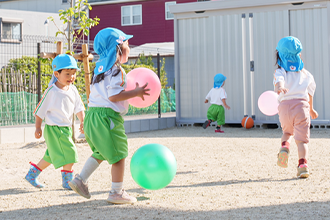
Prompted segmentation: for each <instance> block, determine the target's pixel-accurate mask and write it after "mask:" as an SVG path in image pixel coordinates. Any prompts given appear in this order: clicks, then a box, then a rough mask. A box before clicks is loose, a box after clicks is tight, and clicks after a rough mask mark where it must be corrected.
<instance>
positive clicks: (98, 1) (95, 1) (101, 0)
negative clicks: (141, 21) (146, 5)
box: [88, 0, 146, 5]
mask: <svg viewBox="0 0 330 220" xmlns="http://www.w3.org/2000/svg"><path fill="white" fill-rule="evenodd" d="M136 1H139V2H141V1H146V0H89V1H88V3H89V4H90V5H106V4H117V3H126V2H136Z"/></svg>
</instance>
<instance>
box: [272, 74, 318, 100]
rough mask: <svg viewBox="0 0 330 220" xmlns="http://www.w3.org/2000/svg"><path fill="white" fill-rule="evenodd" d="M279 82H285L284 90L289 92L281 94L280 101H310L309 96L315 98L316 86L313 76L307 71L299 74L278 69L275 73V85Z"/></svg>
mask: <svg viewBox="0 0 330 220" xmlns="http://www.w3.org/2000/svg"><path fill="white" fill-rule="evenodd" d="M278 82H284V88H287V89H288V90H289V91H288V92H287V93H286V94H284V93H283V92H282V93H280V94H279V96H278V100H279V101H280V102H281V101H283V100H291V99H304V100H307V101H309V96H308V94H310V95H311V96H314V92H315V89H316V84H315V81H314V77H313V75H312V74H311V73H310V72H308V71H307V70H306V69H302V70H301V71H299V72H286V71H285V69H283V68H281V69H277V70H275V73H274V85H275V84H276V83H278Z"/></svg>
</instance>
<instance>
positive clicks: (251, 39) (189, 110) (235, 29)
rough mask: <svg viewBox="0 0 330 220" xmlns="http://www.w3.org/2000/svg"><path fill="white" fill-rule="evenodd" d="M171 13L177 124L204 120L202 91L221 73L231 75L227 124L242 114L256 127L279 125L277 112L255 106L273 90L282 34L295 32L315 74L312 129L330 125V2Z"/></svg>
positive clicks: (224, 5)
mask: <svg viewBox="0 0 330 220" xmlns="http://www.w3.org/2000/svg"><path fill="white" fill-rule="evenodd" d="M170 11H171V13H173V14H174V17H175V18H174V41H175V80H176V95H177V96H176V107H177V112H176V117H177V118H176V121H177V123H178V124H185V123H187V124H193V123H201V122H204V120H205V119H206V113H207V109H208V106H209V105H207V104H204V100H205V96H206V94H207V93H208V91H209V90H210V88H211V87H212V85H213V77H214V76H215V74H217V73H222V74H224V75H225V76H227V80H226V85H225V89H226V91H227V94H228V100H227V103H228V105H229V106H230V107H231V109H230V110H229V111H226V123H240V122H241V120H242V119H243V117H244V116H245V115H249V116H252V117H254V118H255V124H257V125H258V124H259V125H262V124H272V123H276V124H279V119H278V115H275V116H266V115H264V114H262V112H261V111H260V110H259V108H258V98H259V96H260V95H261V94H262V93H263V92H265V91H267V90H273V89H274V88H273V84H272V82H273V73H274V70H275V50H276V45H277V43H278V41H279V40H280V39H281V38H282V37H285V36H289V35H291V36H295V37H297V38H298V39H299V40H300V41H301V42H302V45H303V51H302V58H303V60H304V64H305V67H306V69H307V70H309V71H310V72H311V73H312V74H313V75H314V78H315V82H316V85H317V87H316V92H315V96H314V108H315V109H316V110H317V111H318V113H319V117H318V118H317V119H315V120H312V126H314V127H316V128H317V127H320V128H330V112H329V111H328V109H329V108H330V102H329V101H328V95H329V94H330V87H329V85H328V84H329V81H330V74H329V71H330V62H329V57H330V41H329V39H330V29H329V24H330V23H329V22H330V4H329V1H324V0H323V1H317V0H305V1H298V0H286V1H284V0H249V1H247V0H222V1H208V2H198V3H186V4H177V5H171V6H170Z"/></svg>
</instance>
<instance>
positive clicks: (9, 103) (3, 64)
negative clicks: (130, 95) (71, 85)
mask: <svg viewBox="0 0 330 220" xmlns="http://www.w3.org/2000/svg"><path fill="white" fill-rule="evenodd" d="M3 37H4V36H1V39H3ZM5 37H6V38H8V36H5ZM12 39H13V40H7V41H0V101H1V107H0V116H1V118H0V126H4V125H18V124H27V123H34V117H33V110H34V106H36V105H37V103H38V101H39V100H40V98H41V97H40V94H42V93H43V91H44V90H45V88H47V85H48V83H49V80H50V78H51V75H52V68H51V60H41V59H40V58H39V56H38V54H40V53H42V52H44V53H55V52H56V51H57V42H58V41H62V42H63V45H64V46H63V51H64V52H65V51H67V50H68V42H67V40H66V39H65V38H58V37H46V36H30V35H25V36H22V37H20V38H12ZM82 44H87V45H88V51H89V53H92V54H93V55H94V58H98V56H97V54H95V52H94V51H93V42H92V41H80V42H78V43H75V44H74V45H73V49H74V53H75V54H79V53H81V52H82V51H81V48H82V47H81V45H82ZM95 61H96V60H95V59H94V60H93V61H92V62H95ZM78 65H81V70H82V71H81V72H79V73H78V74H77V80H76V83H75V85H76V86H77V88H82V89H80V90H79V89H78V91H79V92H80V93H81V94H80V95H81V96H82V99H83V101H84V103H85V105H86V106H87V99H86V95H85V86H84V82H85V81H84V72H83V67H82V66H83V65H82V63H80V62H79V63H78ZM91 70H92V69H91ZM38 77H39V80H40V83H37V82H38ZM38 94H39V95H38ZM173 94H174V95H173ZM161 97H162V98H161V99H162V100H161V102H160V104H158V102H157V103H155V104H154V105H153V106H152V107H150V108H147V109H139V110H136V109H132V108H131V107H130V109H129V113H128V114H130V115H134V114H157V113H158V114H159V115H160V113H161V112H175V91H174V90H173V89H166V90H163V91H162V94H161ZM161 107H163V109H162V110H160V109H161ZM25 111H26V112H27V113H25Z"/></svg>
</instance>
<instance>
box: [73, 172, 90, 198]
mask: <svg viewBox="0 0 330 220" xmlns="http://www.w3.org/2000/svg"><path fill="white" fill-rule="evenodd" d="M69 186H70V187H71V189H73V190H74V191H75V192H76V193H78V194H79V195H81V196H83V197H85V198H86V199H90V198H91V194H89V191H88V184H87V183H84V181H83V180H82V178H81V177H80V176H79V174H76V176H75V178H74V179H73V180H72V181H70V182H69Z"/></svg>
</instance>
